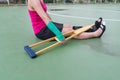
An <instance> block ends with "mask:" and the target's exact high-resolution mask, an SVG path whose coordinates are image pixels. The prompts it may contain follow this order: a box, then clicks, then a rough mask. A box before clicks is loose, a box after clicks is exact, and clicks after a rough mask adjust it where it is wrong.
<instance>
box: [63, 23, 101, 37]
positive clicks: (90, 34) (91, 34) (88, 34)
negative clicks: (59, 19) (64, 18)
mask: <svg viewBox="0 0 120 80" xmlns="http://www.w3.org/2000/svg"><path fill="white" fill-rule="evenodd" d="M69 31H73V28H72V26H71V25H69V24H64V25H63V29H62V33H66V32H69ZM101 33H102V29H101V28H99V29H97V30H96V31H95V32H83V33H81V34H80V35H78V36H76V37H74V38H75V39H89V38H95V37H99V36H100V35H101ZM70 35H72V34H70ZM70 35H68V36H70Z"/></svg>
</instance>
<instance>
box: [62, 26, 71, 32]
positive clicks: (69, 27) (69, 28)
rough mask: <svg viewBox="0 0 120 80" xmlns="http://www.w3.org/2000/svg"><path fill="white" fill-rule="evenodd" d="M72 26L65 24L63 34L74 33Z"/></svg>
mask: <svg viewBox="0 0 120 80" xmlns="http://www.w3.org/2000/svg"><path fill="white" fill-rule="evenodd" d="M72 30H73V29H72V26H71V25H69V24H64V25H63V29H62V32H63V33H65V32H69V31H72Z"/></svg>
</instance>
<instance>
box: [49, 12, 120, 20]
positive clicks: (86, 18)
mask: <svg viewBox="0 0 120 80" xmlns="http://www.w3.org/2000/svg"><path fill="white" fill-rule="evenodd" d="M48 13H49V14H51V15H55V16H60V17H69V18H78V19H85V20H96V18H88V17H79V16H68V15H62V14H55V13H51V12H48ZM104 20H105V21H115V22H120V20H119V19H104Z"/></svg>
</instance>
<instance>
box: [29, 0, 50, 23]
mask: <svg viewBox="0 0 120 80" xmlns="http://www.w3.org/2000/svg"><path fill="white" fill-rule="evenodd" d="M29 1H30V3H31V6H32V7H33V9H34V10H35V11H36V12H37V13H38V15H39V16H40V17H41V18H42V20H43V21H44V22H45V23H46V24H48V23H49V22H50V21H51V18H49V17H48V14H47V13H46V12H45V11H44V10H43V8H42V5H41V4H40V1H39V0H29Z"/></svg>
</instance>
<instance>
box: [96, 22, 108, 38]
mask: <svg viewBox="0 0 120 80" xmlns="http://www.w3.org/2000/svg"><path fill="white" fill-rule="evenodd" d="M105 30H106V25H105V22H103V23H101V25H100V27H99V28H98V29H97V30H96V31H95V36H96V37H98V38H100V37H101V36H102V35H103V33H104V32H105Z"/></svg>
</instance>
